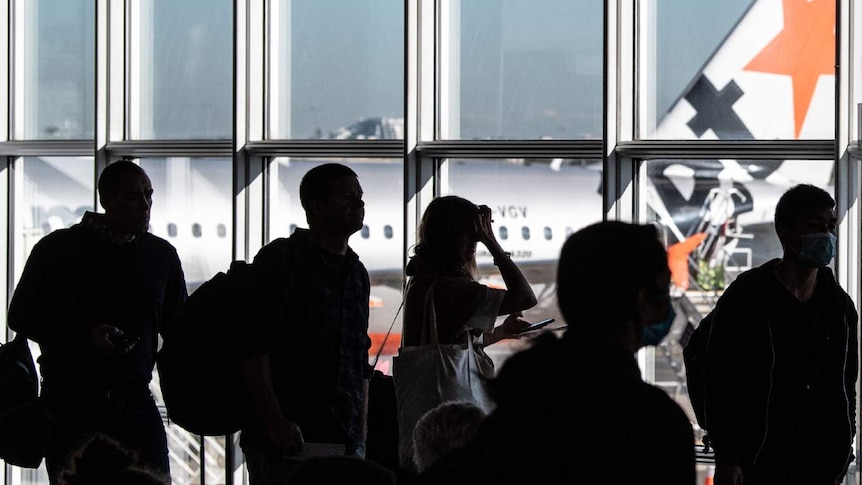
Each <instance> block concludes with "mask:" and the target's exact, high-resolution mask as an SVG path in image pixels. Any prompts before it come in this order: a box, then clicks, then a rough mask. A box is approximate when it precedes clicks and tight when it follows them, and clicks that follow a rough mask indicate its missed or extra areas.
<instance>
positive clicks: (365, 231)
mask: <svg viewBox="0 0 862 485" xmlns="http://www.w3.org/2000/svg"><path fill="white" fill-rule="evenodd" d="M360 234H362V239H368V236H369V235H370V234H371V230H370V229H368V226H366V225H363V226H362V232H361V233H360Z"/></svg>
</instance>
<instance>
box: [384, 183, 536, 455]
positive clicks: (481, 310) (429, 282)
mask: <svg viewBox="0 0 862 485" xmlns="http://www.w3.org/2000/svg"><path fill="white" fill-rule="evenodd" d="M491 222H492V221H491V209H490V208H489V207H488V206H484V205H483V206H477V205H476V204H474V203H472V202H470V201H469V200H467V199H464V198H462V197H458V196H454V195H449V196H444V197H438V198H436V199H434V200H433V201H431V203H430V204H429V205H428V207H427V209H426V210H425V213H424V214H423V216H422V220H421V221H420V224H419V231H418V234H417V236H418V237H417V239H418V240H417V243H416V245H415V247H414V250H413V253H414V255H413V256H412V257H411V259H410V262H409V263H408V264H407V269H406V274H407V277H408V281H407V288H406V291H405V296H404V322H403V326H402V333H401V338H402V340H401V345H402V348H409V347H417V346H422V345H425V344H427V343H429V342H431V336H432V334H431V329H430V328H429V326H430V325H429V317H428V315H427V314H426V310H427V309H428V306H427V305H426V297H428V296H429V295H430V297H431V302H429V303H430V304H431V305H433V309H434V313H435V314H436V319H435V320H436V333H437V340H438V342H439V343H440V344H444V345H449V344H458V345H460V344H464V343H465V342H467V339H470V341H471V342H472V344H473V348H474V349H476V351H477V352H479V353H480V355H481V356H482V358H483V359H485V360H484V362H486V363H487V364H488V366H489V367H490V368H491V370H492V371H493V362H491V361H490V358H487V356H486V355H484V350H483V347H485V346H488V345H491V344H493V343H495V342H498V341H500V340H502V339H506V338H512V337H516V336H517V334H518V333H519V332H521V331H523V330H524V329H526V328H527V327H528V326H529V323H528V322H526V321H524V320H522V319H521V317H522V316H523V314H522V312H523V311H524V310H527V309H529V308H532V307H533V306H535V305H536V295H535V294H534V293H533V290H532V288H531V287H530V284H529V282H528V281H527V279H526V277H524V274H523V273H522V272H521V270H520V269H519V268H518V266H517V265H516V264H515V263H514V261H512V258H511V257H510V255H509V254H508V253H506V252H505V251H504V250H503V248H502V247H501V246H500V243H499V242H498V241H497V238H496V237H495V236H494V230H493V228H492V227H491ZM478 243H482V244H483V245H484V246H485V247H486V248H487V249H488V251H489V252H490V253H491V255H492V256H493V258H494V265H496V266H497V268H498V270H499V271H500V276H501V277H502V279H503V282H504V284H505V289H502V288H495V287H491V286H488V285H485V284H482V283H480V282H479V281H477V278H478V268H477V266H476V246H477V244H478ZM432 290H433V291H432ZM429 313H430V312H429ZM500 315H509V317H507V318H506V319H505V320H504V322H503V323H502V324H501V325H498V326H497V325H496V321H497V317H498V316H500ZM396 370H397V368H396ZM429 372H433V369H429ZM398 377H399V376H398V374H397V372H396V374H395V379H396V380H397V379H398ZM416 392H421V391H420V390H418V389H417V390H416ZM419 397H420V399H419V400H420V401H422V402H423V404H427V406H425V407H427V408H428V409H430V408H432V407H434V405H436V404H440V403H429V402H427V400H424V398H423V397H422V396H419ZM410 401H411V404H410V407H411V408H415V407H417V406H414V405H413V404H412V402H413V399H410ZM473 401H475V402H476V404H477V405H479V406H480V407H483V408H486V409H484V410H485V411H490V409H487V408H489V407H491V405H490V404H489V403H490V400H489V399H487V397H486V396H478V395H474V399H473ZM402 404H405V403H404V401H401V402H399V406H402ZM402 407H403V406H402ZM418 407H421V406H418ZM419 411H427V409H424V410H421V409H412V411H410V412H407V411H405V410H403V409H399V432H400V436H401V438H400V440H399V441H400V445H399V447H400V457H401V465H402V467H404V468H406V469H408V470H414V471H415V467H414V464H413V450H412V442H411V437H412V431H413V427H414V425H415V420H416V419H418V416H421V413H419ZM417 413H418V414H417Z"/></svg>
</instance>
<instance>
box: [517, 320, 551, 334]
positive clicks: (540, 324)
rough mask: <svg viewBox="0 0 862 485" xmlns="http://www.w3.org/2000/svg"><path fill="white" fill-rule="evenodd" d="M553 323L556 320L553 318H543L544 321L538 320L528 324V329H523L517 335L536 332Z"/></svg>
mask: <svg viewBox="0 0 862 485" xmlns="http://www.w3.org/2000/svg"><path fill="white" fill-rule="evenodd" d="M555 321H556V320H555V319H553V318H545V319H544V320H539V321H538V322H536V323H533V324H530V326H529V327H527V328H525V329H524V330H522V331H520V332H518V333H526V332H532V331H533V330H538V329H540V328H542V327H544V326H546V325H548V324H549V323H554V322H555Z"/></svg>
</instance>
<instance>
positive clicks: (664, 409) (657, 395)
mask: <svg viewBox="0 0 862 485" xmlns="http://www.w3.org/2000/svg"><path fill="white" fill-rule="evenodd" d="M642 393H643V400H642V402H643V403H644V404H646V405H647V407H648V408H649V409H650V415H651V416H653V417H654V418H655V419H656V420H657V421H660V422H663V423H665V424H673V423H676V425H677V427H678V428H680V429H686V430H687V431H692V428H691V420H689V418H688V416H687V415H686V414H685V411H684V410H683V409H682V407H680V405H679V403H677V402H676V401H674V400H673V398H672V397H670V396H669V395H668V393H667V391H665V390H664V389H661V388H660V387H658V386H655V385H653V384H650V383H648V382H644V385H643V387H642Z"/></svg>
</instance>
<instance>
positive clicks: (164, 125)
mask: <svg viewBox="0 0 862 485" xmlns="http://www.w3.org/2000/svg"><path fill="white" fill-rule="evenodd" d="M130 5H131V6H132V11H131V16H132V27H131V33H132V35H131V39H132V40H131V46H132V48H131V51H130V53H131V58H130V66H131V83H130V85H131V99H130V101H131V103H130V113H129V116H130V120H129V121H130V126H131V132H130V136H131V138H132V139H138V140H148V139H229V138H231V136H232V133H233V132H232V126H233V54H232V52H233V30H234V29H233V2H231V1H230V0H175V1H171V2H159V1H156V0H140V1H138V2H132V3H131V4H130Z"/></svg>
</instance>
